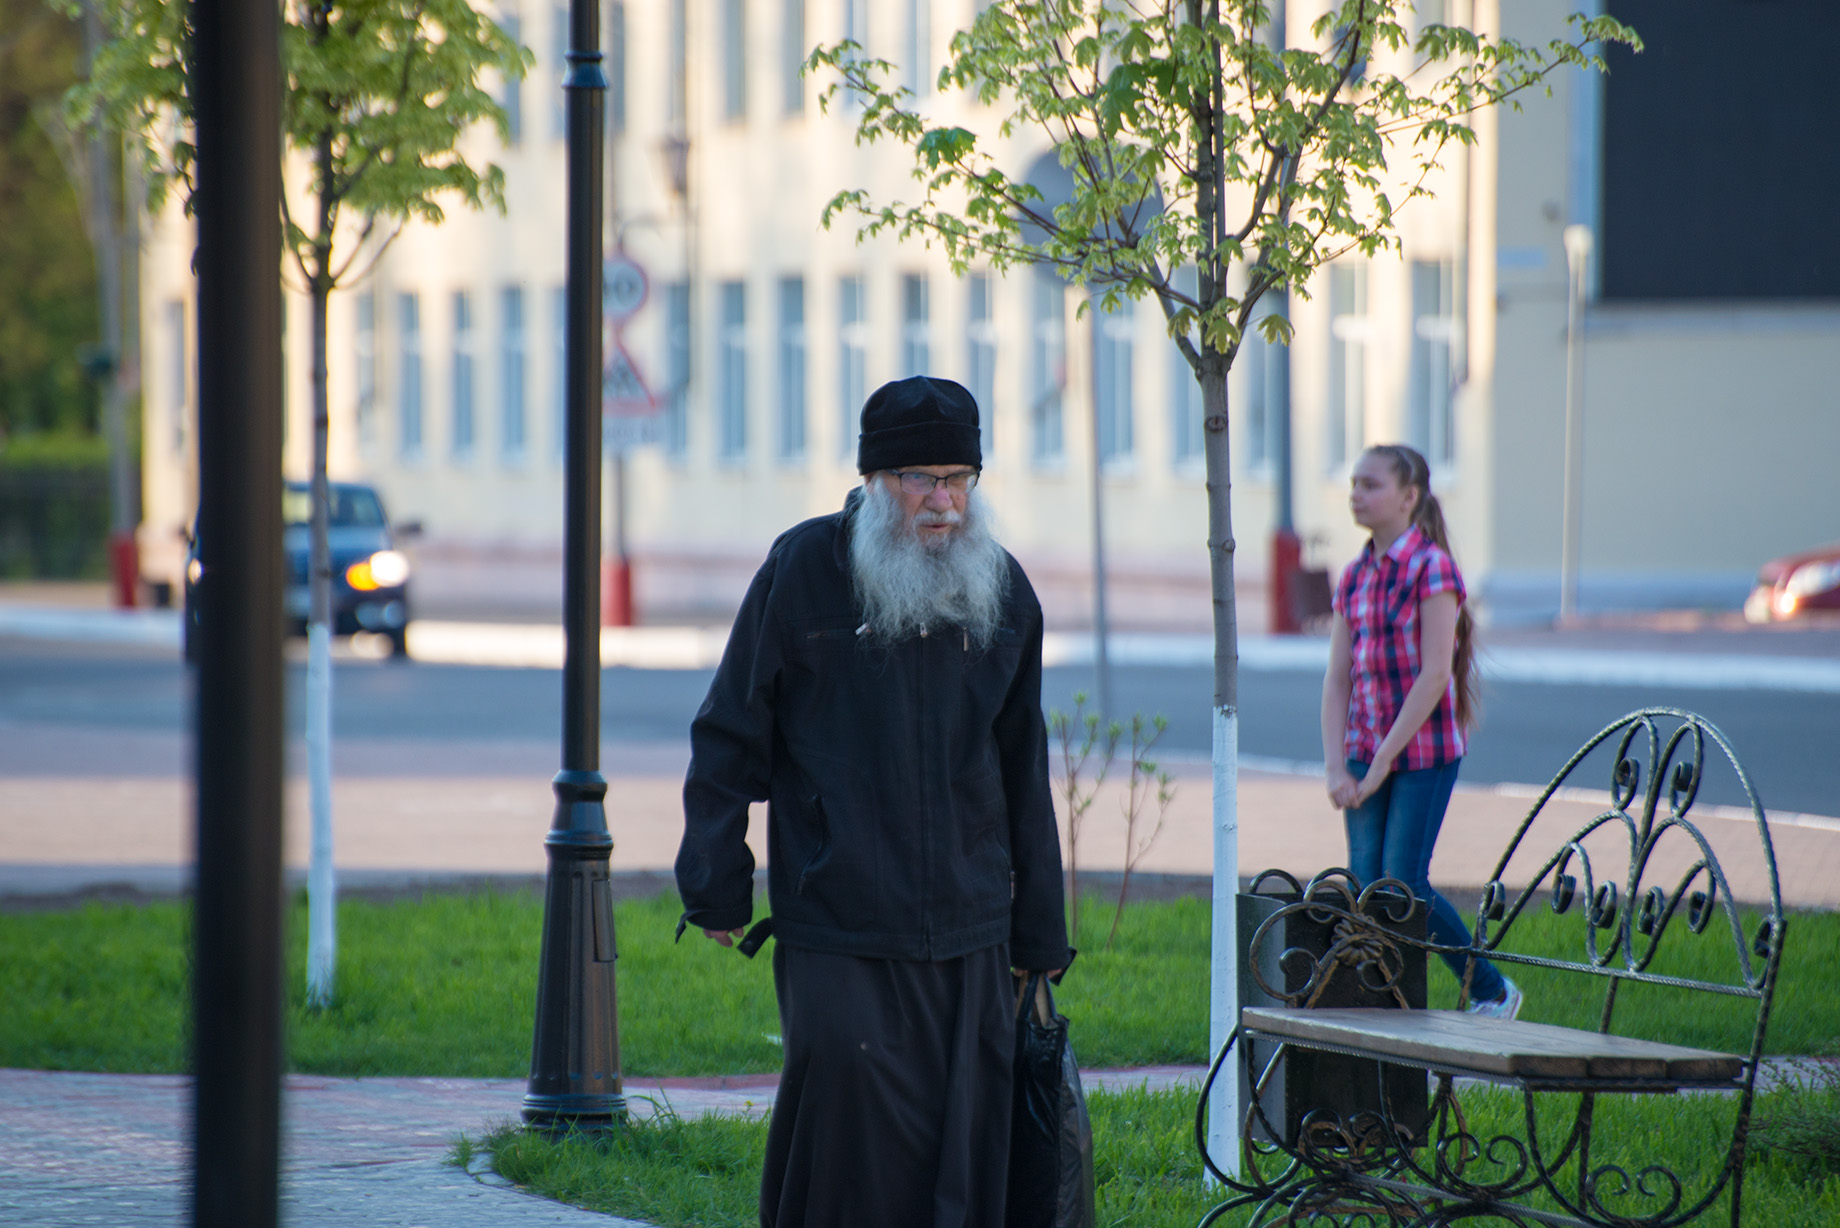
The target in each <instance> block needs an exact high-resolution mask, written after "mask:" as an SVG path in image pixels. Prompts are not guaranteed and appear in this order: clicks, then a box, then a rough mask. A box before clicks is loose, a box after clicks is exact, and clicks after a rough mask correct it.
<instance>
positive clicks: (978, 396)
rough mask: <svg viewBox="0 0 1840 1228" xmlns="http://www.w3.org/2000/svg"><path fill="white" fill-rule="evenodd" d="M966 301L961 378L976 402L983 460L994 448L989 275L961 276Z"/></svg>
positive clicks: (994, 384)
mask: <svg viewBox="0 0 1840 1228" xmlns="http://www.w3.org/2000/svg"><path fill="white" fill-rule="evenodd" d="M965 283H966V289H967V291H968V293H969V295H970V299H971V301H970V303H969V304H967V309H966V312H965V381H966V383H967V384H968V385H969V388H970V392H971V399H972V400H974V401H976V402H977V405H978V427H979V432H980V434H982V435H983V440H982V445H983V451H984V460H985V462H986V463H988V462H989V460H990V457H991V454H992V453H993V452H995V451H996V447H995V444H996V429H995V424H996V417H997V414H996V399H997V329H996V325H995V324H994V323H993V322H992V320H991V318H990V274H988V273H973V274H971V275H970V276H969V277H967V278H966V279H965Z"/></svg>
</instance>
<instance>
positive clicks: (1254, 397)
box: [162, 261, 1465, 470]
mask: <svg viewBox="0 0 1840 1228" xmlns="http://www.w3.org/2000/svg"><path fill="white" fill-rule="evenodd" d="M946 284H948V285H950V286H951V287H952V288H953V291H954V292H955V293H962V294H963V295H964V296H965V298H964V308H965V310H964V314H963V319H964V321H965V324H964V331H963V335H962V337H961V338H960V339H959V352H958V354H957V356H956V357H957V358H958V360H959V366H958V371H957V372H956V374H957V375H958V377H959V378H960V379H961V380H962V381H963V382H964V383H965V384H966V386H967V387H968V388H969V390H970V391H971V394H972V396H973V397H975V398H976V400H977V403H978V405H979V407H980V409H981V410H982V418H983V430H984V438H983V448H984V454H985V456H986V457H987V458H989V457H994V456H996V455H997V451H998V449H997V446H996V438H995V433H994V430H993V426H994V422H995V420H996V419H997V418H998V417H999V416H1002V415H1004V414H1006V413H1008V412H1010V411H1009V410H1008V408H1007V407H1006V406H1005V405H1004V404H1002V403H1001V402H1000V401H999V397H998V392H997V375H998V362H999V358H998V352H999V351H998V344H997V339H998V330H997V326H996V322H995V318H994V311H993V294H992V290H993V287H992V284H991V279H990V277H989V276H988V275H986V274H972V275H970V276H968V277H965V278H963V279H961V280H957V281H953V282H948V283H946ZM1460 287H1461V277H1460V275H1459V270H1458V269H1457V268H1456V267H1455V266H1454V265H1453V264H1452V263H1450V262H1448V261H1445V262H1438V261H1415V262H1414V263H1413V264H1412V266H1411V291H1412V318H1413V329H1412V334H1411V343H1410V344H1411V353H1410V356H1409V367H1408V390H1407V405H1406V414H1405V422H1404V426H1405V433H1406V438H1407V439H1408V440H1409V441H1411V442H1413V443H1414V444H1416V445H1418V446H1419V447H1420V448H1422V449H1423V450H1424V451H1425V453H1426V454H1427V456H1429V457H1430V458H1431V460H1432V461H1433V462H1434V463H1438V464H1449V463H1451V462H1452V461H1453V460H1454V459H1455V455H1456V438H1455V434H1456V423H1455V414H1454V394H1455V390H1456V388H1457V386H1458V384H1459V383H1460V382H1461V380H1462V379H1463V378H1464V363H1465V357H1464V352H1463V331H1462V328H1461V326H1460V324H1459V321H1460V320H1461V319H1462V318H1463V312H1462V307H1461V303H1460V302H1459V301H1458V298H1457V296H1458V293H1459V291H1460ZM713 289H714V292H715V299H714V302H713V304H712V307H713V311H714V316H715V323H716V328H715V331H714V340H715V352H714V354H713V355H712V356H711V357H712V359H713V362H712V363H711V364H709V366H708V369H709V370H710V372H711V376H712V378H713V380H714V383H713V384H712V386H711V388H710V389H709V392H710V396H709V398H708V404H709V405H710V406H711V408H712V411H713V422H712V427H713V430H712V432H711V435H710V438H711V439H712V441H713V452H714V455H715V457H716V458H717V459H718V460H719V461H722V462H725V463H731V464H733V463H740V462H743V461H745V460H746V459H747V458H748V457H749V455H750V454H751V452H752V450H753V449H754V448H755V447H756V446H758V444H757V441H755V440H753V439H752V438H750V433H749V432H750V423H751V422H753V421H754V418H753V413H752V408H753V407H752V404H751V402H752V400H753V399H754V398H755V397H757V396H758V395H759V394H760V390H761V389H762V388H769V389H770V390H771V395H772V398H773V403H772V405H771V407H770V409H771V412H770V417H769V419H768V425H769V427H770V429H771V434H772V437H771V439H770V440H768V441H767V444H768V446H770V448H771V455H773V456H774V457H775V458H776V459H778V460H780V461H783V462H798V461H803V460H805V459H806V458H807V457H808V454H809V451H810V429H809V415H810V406H811V401H812V395H811V394H812V386H813V381H814V380H819V379H829V380H831V381H833V385H832V386H833V391H834V393H835V399H834V404H835V406H836V407H837V413H838V421H837V423H836V427H837V429H836V432H835V437H834V438H835V441H836V445H837V459H838V460H841V461H845V462H847V461H848V460H850V459H851V457H852V456H853V454H854V448H855V441H856V417H857V414H858V413H859V412H860V409H861V406H862V404H863V401H864V400H865V399H866V398H867V397H868V394H869V374H868V368H869V350H870V342H871V337H872V334H871V329H870V321H869V317H868V310H867V292H866V287H865V283H864V279H863V278H862V277H861V276H846V277H842V278H839V279H838V280H837V281H836V283H835V286H834V289H835V293H836V299H835V305H836V310H837V316H836V318H837V329H836V335H835V338H836V339H835V350H834V353H832V354H831V355H829V356H828V359H827V358H826V356H823V355H819V356H817V360H818V363H819V364H820V365H814V356H813V353H812V350H813V344H812V338H811V337H810V335H809V334H808V331H807V328H806V319H807V294H808V289H807V282H806V279H805V278H803V277H798V276H789V277H782V278H780V279H779V280H778V281H777V282H776V283H774V286H773V289H772V302H771V307H770V309H771V310H772V311H773V313H774V315H773V318H772V323H773V325H774V337H775V342H774V349H775V353H774V360H775V371H774V377H773V380H772V382H771V383H770V384H763V383H762V382H761V381H760V380H759V379H758V378H756V377H753V376H751V373H750V354H749V346H748V324H749V294H748V289H749V287H748V285H747V284H746V283H745V282H741V281H723V282H718V283H717V284H716V285H715V286H714V287H713ZM899 289H900V293H899V298H898V302H899V305H900V307H899V310H900V321H899V331H898V334H897V337H898V344H897V345H896V346H895V347H894V348H895V353H896V354H897V356H898V362H899V369H898V370H897V371H895V372H893V374H894V375H895V376H896V377H901V376H907V375H924V374H933V373H939V372H938V368H939V363H937V362H936V361H935V358H936V355H935V354H934V345H933V339H934V333H933V329H932V316H933V312H932V306H933V303H932V296H933V283H932V281H931V280H930V279H929V278H927V277H926V276H925V275H923V274H913V273H910V274H905V275H903V276H902V278H901V283H900V287H899ZM1064 295H1065V291H1064V287H1063V284H1062V282H1061V281H1060V279H1059V278H1057V277H1055V276H1053V275H1052V274H1049V273H1037V274H1034V275H1033V276H1032V278H1031V285H1030V294H1029V320H1028V338H1027V341H1028V345H1027V348H1026V353H1018V354H1017V355H1016V357H1017V360H1019V361H1022V362H1024V363H1025V364H1026V365H1025V367H1024V371H1023V373H1024V374H1025V376H1026V384H1025V385H1024V387H1023V388H1022V390H1021V391H1022V392H1023V394H1024V395H1025V396H1026V398H1027V403H1026V405H1025V406H1023V407H1022V412H1023V417H1024V419H1025V435H1026V443H1027V459H1028V460H1029V462H1031V463H1032V464H1035V465H1040V466H1048V467H1052V466H1055V465H1058V464H1060V463H1062V462H1063V461H1064V460H1065V454H1066V424H1065V421H1064V419H1065V412H1064V409H1065V407H1064V405H1063V395H1064V391H1065V385H1066V336H1065V328H1066V324H1065V297H1064ZM1328 297H1329V314H1330V320H1329V352H1328V371H1327V377H1328V379H1327V398H1326V405H1325V409H1326V414H1325V425H1326V428H1327V439H1326V445H1327V446H1326V449H1325V452H1326V460H1327V462H1328V465H1329V467H1330V468H1331V469H1332V470H1333V469H1336V468H1339V467H1340V466H1341V465H1344V464H1346V463H1347V462H1348V461H1349V460H1351V459H1352V458H1353V457H1354V456H1356V455H1357V454H1359V452H1360V450H1361V449H1362V448H1363V447H1365V446H1366V444H1367V443H1368V442H1369V439H1368V430H1367V423H1368V420H1369V415H1368V410H1369V406H1368V371H1367V367H1368V357H1369V350H1370V347H1371V346H1372V345H1373V343H1374V340H1375V336H1376V333H1375V330H1374V327H1373V322H1372V321H1371V320H1370V318H1369V316H1368V291H1367V270H1366V268H1365V266H1363V265H1360V264H1353V263H1350V264H1338V265H1335V266H1333V267H1332V268H1331V269H1330V271H1329V296H1328ZM493 298H494V305H495V310H494V311H493V313H492V315H493V324H494V326H495V333H494V335H493V338H492V339H491V341H489V342H488V341H486V340H484V339H482V333H483V331H484V329H483V328H482V315H483V312H482V303H481V301H480V298H479V296H478V295H477V294H476V293H475V292H474V291H471V290H460V291H455V292H452V293H451V294H449V295H448V296H447V297H446V300H445V308H446V311H447V313H448V321H449V324H450V326H451V328H450V333H449V336H450V345H449V353H448V355H447V361H448V363H449V379H448V382H447V383H448V405H447V412H448V431H447V448H448V452H449V454H450V455H451V456H452V457H453V458H454V459H455V460H458V461H463V462H464V461H470V460H472V459H475V458H476V457H477V456H478V455H479V454H481V453H482V452H484V451H487V450H491V451H494V452H495V453H496V454H497V455H498V456H499V457H501V458H502V459H503V460H505V461H506V462H507V463H519V462H522V461H523V460H525V459H527V457H528V454H529V452H530V450H531V446H532V434H533V428H532V423H531V421H530V407H529V372H530V370H531V359H532V354H531V345H532V341H531V338H532V337H533V336H547V337H549V338H551V339H552V340H551V341H550V348H551V351H552V352H551V355H550V358H551V361H552V363H553V367H552V369H553V370H554V371H555V372H556V373H557V378H556V380H555V381H554V384H553V386H552V387H553V395H552V398H551V411H552V414H553V423H554V429H553V431H552V432H551V441H552V451H553V454H554V455H556V456H560V454H561V449H562V440H563V430H562V423H563V417H564V389H563V386H562V380H561V372H562V370H563V359H564V353H563V337H564V320H565V312H566V299H565V294H564V291H563V290H562V289H561V288H560V287H558V288H555V289H553V290H551V292H550V300H551V315H550V319H549V321H548V323H549V327H548V328H547V329H545V330H543V331H542V332H541V333H537V332H535V330H533V329H532V327H531V319H530V309H529V305H528V303H527V301H526V299H527V295H526V291H525V290H524V288H523V287H520V286H505V287H502V288H500V289H499V290H498V291H497V293H496V295H494V296H493ZM382 301H383V302H385V303H387V304H388V307H389V310H391V311H392V312H393V313H394V318H393V325H394V360H395V361H394V368H395V387H394V389H393V393H394V395H393V397H392V402H393V405H394V409H395V414H394V418H395V421H394V436H395V438H394V440H393V443H394V447H395V450H396V451H397V452H398V453H399V455H401V456H402V457H403V458H404V459H406V460H410V461H417V460H420V459H422V458H424V457H425V455H426V453H427V451H428V448H427V437H428V431H427V427H426V422H427V414H428V412H429V411H428V406H427V403H426V401H427V398H426V392H425V384H426V381H425V366H426V362H427V356H426V353H425V346H424V342H423V333H424V328H423V313H424V302H423V296H422V295H419V294H416V293H399V294H396V295H394V296H391V297H390V298H389V299H387V300H382ZM379 304H380V300H379V299H378V297H376V296H374V295H371V294H363V295H359V296H358V297H357V298H356V300H355V306H356V317H357V318H356V329H355V333H354V338H353V342H354V344H353V352H352V357H353V360H354V363H353V366H354V375H355V379H356V392H357V409H358V429H359V433H360V437H361V438H362V439H364V440H365V441H366V443H367V444H368V445H371V446H375V445H376V444H379V443H384V441H383V440H381V439H380V438H379V428H380V425H381V424H380V423H379V421H378V419H379V414H378V409H379V398H378V362H379V355H380V349H379V346H378V341H377V337H378V325H379V320H378V310H379ZM662 305H663V308H664V324H665V328H664V337H663V341H664V355H663V363H662V367H663V376H664V379H663V381H662V391H663V393H664V401H665V410H664V413H663V421H662V424H661V426H662V429H661V433H660V442H661V444H662V445H663V447H664V449H665V451H666V452H667V453H669V454H671V455H673V456H679V457H681V456H684V455H686V454H687V453H688V451H689V448H690V443H691V432H690V422H689V409H690V404H691V401H690V397H689V392H690V387H691V381H692V346H691V310H690V291H689V287H688V285H686V284H685V283H683V282H674V283H671V284H669V285H666V286H665V287H664V293H663V295H662ZM162 315H163V319H162V325H163V331H164V332H165V333H166V337H165V338H164V339H163V345H164V347H165V348H166V349H167V351H168V353H169V354H170V355H171V359H172V360H171V361H170V362H169V363H167V364H166V366H167V368H168V369H169V374H168V377H167V378H168V379H169V380H170V388H169V395H168V398H167V399H168V400H169V402H170V403H171V404H173V405H175V406H178V405H183V404H184V403H185V401H186V375H187V372H188V371H189V369H190V362H189V360H188V358H187V354H188V351H187V337H186V330H185V308H184V305H183V304H182V303H180V302H177V301H174V302H171V303H168V304H166V306H165V310H164V312H163V313H162ZM1096 320H1097V324H1096V328H1095V332H1094V338H1093V340H1094V345H1093V352H1092V362H1093V371H1092V375H1093V391H1094V401H1095V405H1096V409H1097V423H1096V427H1097V444H1098V452H1099V455H1100V457H1101V458H1102V459H1103V460H1105V461H1107V462H1109V463H1120V462H1125V461H1128V460H1130V459H1131V458H1133V457H1134V456H1135V455H1136V454H1137V452H1138V440H1137V413H1136V410H1137V406H1136V400H1137V396H1136V391H1135V390H1136V383H1137V381H1136V377H1135V364H1136V361H1137V357H1138V356H1137V353H1136V350H1137V346H1136V326H1135V321H1134V319H1133V309H1132V307H1131V305H1130V304H1129V303H1125V304H1122V305H1121V309H1120V310H1118V311H1116V312H1114V313H1111V314H1106V315H1099V316H1097V317H1096ZM1157 348H1158V349H1161V350H1162V351H1163V352H1164V353H1165V354H1166V355H1167V359H1166V361H1167V362H1168V370H1167V373H1166V376H1165V387H1166V388H1167V389H1168V401H1169V405H1168V412H1169V428H1170V453H1169V459H1170V461H1171V462H1172V463H1174V464H1175V465H1177V466H1178V467H1188V466H1191V465H1192V464H1193V463H1194V462H1196V461H1197V460H1198V459H1199V457H1200V455H1201V438H1202V434H1201V402H1200V390H1199V388H1198V387H1197V386H1196V384H1195V381H1194V379H1193V377H1192V375H1191V374H1190V372H1189V369H1188V366H1187V364H1186V362H1184V361H1183V359H1182V357H1181V355H1180V354H1179V353H1178V352H1177V351H1176V349H1175V347H1174V346H1169V345H1165V344H1163V343H1161V342H1160V341H1159V342H1158V343H1157ZM488 352H495V355H496V362H495V363H493V364H492V366H493V368H494V370H493V374H494V375H495V376H496V379H495V380H494V381H493V387H492V393H485V392H483V391H482V387H481V384H482V380H481V370H482V368H483V367H484V366H485V365H486V364H485V361H484V360H485V356H486V354H487V353H488ZM827 371H828V374H826V372H827ZM1235 373H1236V381H1235V383H1236V387H1235V393H1234V395H1235V401H1234V404H1233V413H1234V416H1235V418H1236V419H1237V420H1239V421H1240V422H1242V423H1243V424H1244V433H1243V440H1244V443H1243V449H1244V451H1243V459H1244V461H1245V463H1246V464H1247V465H1249V466H1251V467H1254V468H1256V467H1260V466H1263V465H1265V464H1267V463H1269V461H1270V460H1271V459H1272V457H1273V452H1274V449H1273V446H1272V435H1273V432H1274V428H1275V415H1274V413H1273V409H1274V407H1275V406H1276V405H1277V404H1278V403H1279V399H1280V398H1282V397H1284V396H1285V395H1286V390H1285V389H1284V387H1283V386H1282V381H1283V380H1284V379H1285V378H1286V373H1287V368H1286V366H1285V365H1284V364H1281V363H1279V362H1277V361H1274V360H1273V353H1272V351H1271V350H1270V349H1269V347H1268V346H1267V345H1266V344H1265V342H1264V341H1263V339H1262V337H1261V336H1260V335H1259V334H1258V333H1257V332H1256V330H1254V331H1253V332H1251V333H1250V334H1249V335H1248V337H1247V339H1246V342H1245V344H1244V345H1243V346H1242V347H1241V349H1240V352H1239V357H1238V360H1237V362H1236V364H1235ZM185 443H186V440H185V435H184V415H183V414H175V415H174V416H173V420H172V424H171V445H172V447H173V448H174V449H175V450H179V449H182V448H183V447H184V446H185ZM384 446H386V447H387V446H390V445H389V444H388V443H384Z"/></svg>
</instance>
